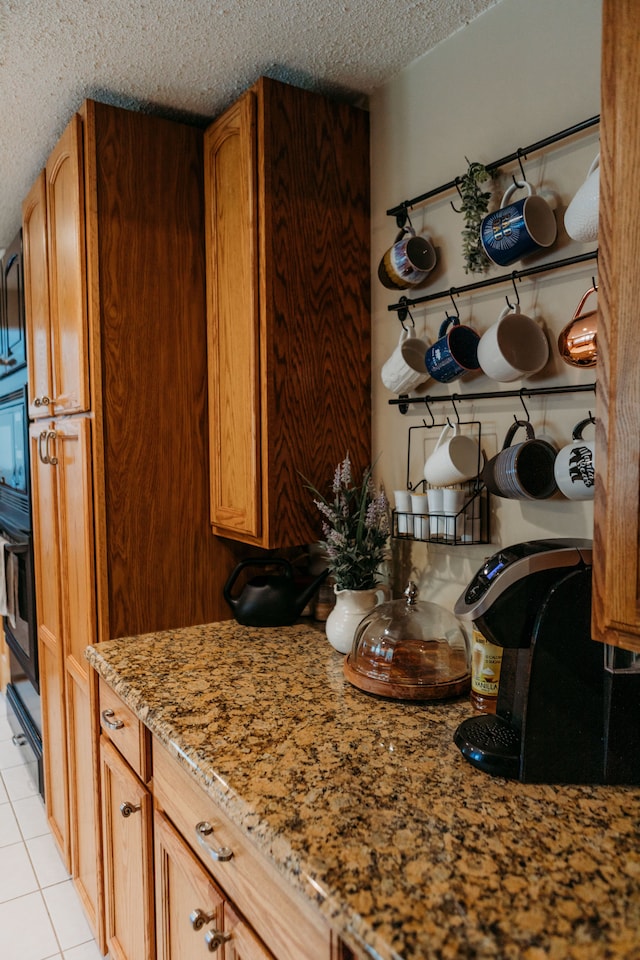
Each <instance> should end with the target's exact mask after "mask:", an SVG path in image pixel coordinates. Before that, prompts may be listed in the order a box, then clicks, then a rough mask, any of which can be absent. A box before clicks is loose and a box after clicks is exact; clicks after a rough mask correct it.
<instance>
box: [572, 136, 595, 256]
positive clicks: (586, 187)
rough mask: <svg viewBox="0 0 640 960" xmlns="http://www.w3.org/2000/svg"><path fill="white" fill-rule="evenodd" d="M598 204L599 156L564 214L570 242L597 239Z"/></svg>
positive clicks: (586, 241) (585, 241) (584, 241)
mask: <svg viewBox="0 0 640 960" xmlns="http://www.w3.org/2000/svg"><path fill="white" fill-rule="evenodd" d="M599 203H600V154H598V155H597V156H596V157H595V159H594V161H593V163H592V164H591V166H590V167H589V171H588V173H587V178H586V180H585V181H584V183H583V184H582V186H581V187H580V188H579V190H578V191H577V193H576V195H575V196H574V198H573V200H572V201H571V203H570V204H569V206H568V207H567V209H566V211H565V214H564V228H565V230H566V231H567V233H568V234H569V236H570V237H571V239H572V240H579V241H580V242H581V243H588V242H590V241H591V240H597V239H598V207H599Z"/></svg>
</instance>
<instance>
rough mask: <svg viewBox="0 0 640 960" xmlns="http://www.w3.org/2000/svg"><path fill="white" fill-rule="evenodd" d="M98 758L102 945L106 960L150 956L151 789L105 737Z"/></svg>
mask: <svg viewBox="0 0 640 960" xmlns="http://www.w3.org/2000/svg"><path fill="white" fill-rule="evenodd" d="M100 761H101V762H100V769H101V781H102V824H103V843H104V863H105V870H104V875H105V914H106V916H105V929H106V938H107V948H108V950H109V954H110V957H111V960H153V958H154V957H155V949H154V924H153V916H154V911H153V846H152V801H151V794H150V792H149V790H147V788H146V787H145V785H144V784H143V783H142V782H141V781H140V780H139V779H138V777H137V776H136V775H135V773H134V772H133V770H132V769H131V768H130V767H129V765H128V764H127V763H126V762H125V760H124V759H123V758H122V757H121V756H120V754H119V753H118V751H117V750H116V748H115V747H114V746H112V744H111V743H109V741H108V740H107V739H106V737H101V738H100ZM175 956H176V957H180V958H182V956H183V954H180V953H178V954H175ZM184 956H185V957H186V954H184Z"/></svg>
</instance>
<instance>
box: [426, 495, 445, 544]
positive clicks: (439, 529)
mask: <svg viewBox="0 0 640 960" xmlns="http://www.w3.org/2000/svg"><path fill="white" fill-rule="evenodd" d="M443 496H444V491H443V489H442V487H429V488H428V489H427V503H428V506H429V536H430V537H431V538H433V539H436V540H441V539H443V538H444V529H445V523H444V505H443Z"/></svg>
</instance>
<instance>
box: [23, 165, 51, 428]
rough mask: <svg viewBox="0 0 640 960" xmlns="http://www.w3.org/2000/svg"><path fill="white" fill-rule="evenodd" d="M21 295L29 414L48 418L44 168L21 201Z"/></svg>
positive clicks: (48, 360)
mask: <svg viewBox="0 0 640 960" xmlns="http://www.w3.org/2000/svg"><path fill="white" fill-rule="evenodd" d="M22 242H23V248H24V280H25V282H24V298H25V313H26V316H27V318H28V322H27V370H28V382H29V417H30V418H31V419H34V418H36V417H48V416H50V415H51V409H52V408H51V407H50V405H49V404H43V403H42V399H43V398H49V399H51V398H52V397H53V381H52V371H51V337H50V329H51V328H50V325H49V274H48V270H49V258H48V254H47V194H46V185H45V174H44V170H43V171H42V173H41V174H40V176H39V177H38V178H37V180H36V181H35V183H34V184H33V187H32V188H31V190H30V191H29V193H28V194H27V196H26V198H25V200H24V203H23V204H22ZM36 398H38V400H39V403H38V404H37V405H36V403H35V400H36Z"/></svg>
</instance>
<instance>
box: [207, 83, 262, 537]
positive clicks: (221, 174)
mask: <svg viewBox="0 0 640 960" xmlns="http://www.w3.org/2000/svg"><path fill="white" fill-rule="evenodd" d="M255 115H256V104H255V96H254V94H252V93H247V94H245V96H244V97H242V99H241V100H240V101H239V102H238V103H237V104H235V105H234V106H233V107H232V108H231V109H230V110H228V111H227V112H226V113H225V114H224V115H223V116H222V117H221V118H220V119H219V120H218V121H216V123H215V124H213V125H212V126H211V127H210V128H209V129H208V130H207V133H206V136H205V198H206V209H207V231H206V235H207V241H206V242H207V248H206V249H207V311H208V317H209V323H208V348H209V394H210V398H211V402H210V409H211V417H210V436H211V451H212V455H211V520H212V522H213V524H214V525H215V526H216V527H218V528H220V529H221V530H224V529H226V528H230V529H233V530H237V531H240V532H242V533H244V534H246V535H247V536H248V537H250V538H259V537H260V535H261V532H262V529H261V520H262V511H261V503H260V500H259V498H258V497H256V490H259V489H260V485H261V482H262V478H261V473H260V440H261V437H260V425H259V416H260V381H259V375H260V369H259V357H258V345H259V338H258V326H257V323H256V317H257V313H258V283H257V276H258V249H257V230H258V224H257V211H256V195H255V154H256V144H255V126H256V119H255Z"/></svg>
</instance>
